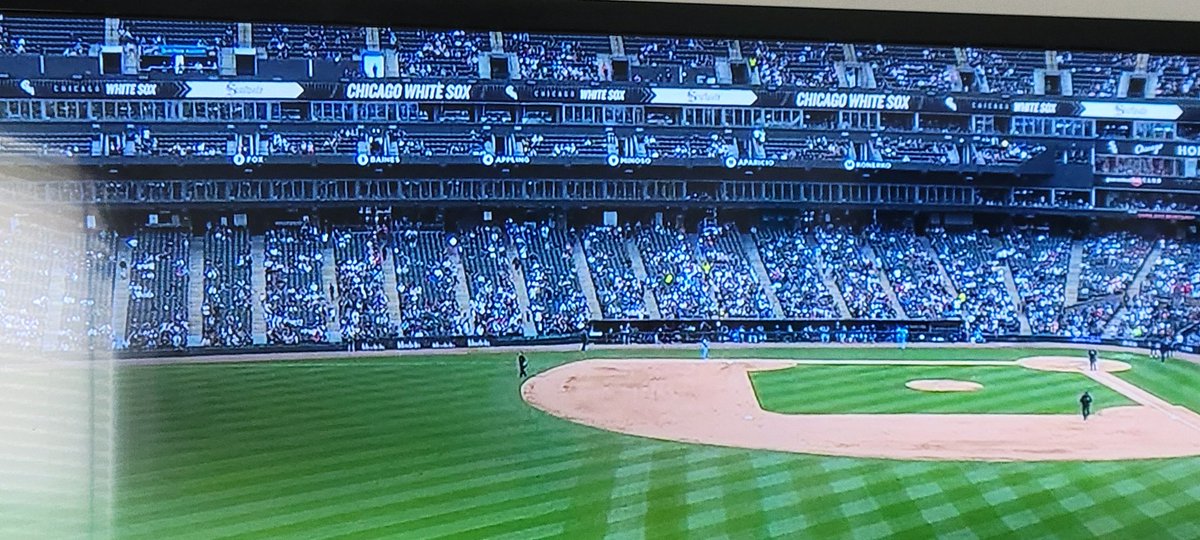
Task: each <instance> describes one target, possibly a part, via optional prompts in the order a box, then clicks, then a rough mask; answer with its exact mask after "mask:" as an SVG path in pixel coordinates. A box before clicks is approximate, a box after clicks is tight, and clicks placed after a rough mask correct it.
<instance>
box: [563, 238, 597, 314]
mask: <svg viewBox="0 0 1200 540" xmlns="http://www.w3.org/2000/svg"><path fill="white" fill-rule="evenodd" d="M571 260H572V261H574V263H575V272H576V273H577V275H578V276H579V287H580V288H581V289H583V297H584V299H586V300H587V306H588V316H589V318H590V319H591V320H593V321H595V320H599V319H603V318H604V311H603V310H602V309H601V308H600V300H599V299H598V298H597V297H596V283H595V282H594V281H592V269H591V268H588V263H587V255H585V254H584V253H583V244H580V243H579V239H578V238H575V239H573V240H572V241H571Z"/></svg>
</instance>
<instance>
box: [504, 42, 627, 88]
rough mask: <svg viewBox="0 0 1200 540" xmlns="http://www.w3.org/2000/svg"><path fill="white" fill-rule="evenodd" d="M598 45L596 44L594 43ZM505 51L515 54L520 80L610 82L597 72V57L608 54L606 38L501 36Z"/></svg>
mask: <svg viewBox="0 0 1200 540" xmlns="http://www.w3.org/2000/svg"><path fill="white" fill-rule="evenodd" d="M597 41H599V43H597ZM504 47H505V50H507V51H509V52H513V53H516V57H517V63H518V64H519V65H520V69H521V77H522V78H525V79H534V80H543V81H599V80H605V79H611V78H612V77H611V74H606V73H604V72H603V71H602V70H601V69H600V63H599V61H598V59H597V56H596V55H597V53H599V52H602V51H609V50H611V49H610V48H609V44H608V38H606V37H605V38H599V37H593V38H591V39H587V38H585V37H584V36H565V35H549V34H529V33H527V32H518V33H508V34H504Z"/></svg>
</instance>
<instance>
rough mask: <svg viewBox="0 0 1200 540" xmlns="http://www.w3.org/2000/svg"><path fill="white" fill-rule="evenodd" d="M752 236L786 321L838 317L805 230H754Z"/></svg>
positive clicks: (831, 294) (815, 253) (835, 306)
mask: <svg viewBox="0 0 1200 540" xmlns="http://www.w3.org/2000/svg"><path fill="white" fill-rule="evenodd" d="M753 234H754V237H755V241H756V243H757V245H758V251H759V253H760V254H761V255H762V259H763V264H764V265H765V266H766V268H767V273H768V276H769V277H770V279H771V286H772V287H773V288H774V289H775V296H776V297H777V298H779V304H780V306H781V307H782V308H783V313H784V315H785V316H786V317H789V318H796V319H837V318H840V317H841V315H840V313H839V312H838V308H837V305H836V302H835V301H834V297H833V293H832V292H831V291H830V290H829V289H828V288H827V287H826V286H825V282H824V280H823V278H822V277H821V275H820V274H819V273H818V270H817V268H818V265H819V264H820V263H819V261H818V252H819V250H818V249H817V248H816V246H815V245H814V241H813V239H812V238H811V237H810V236H809V235H808V234H806V231H805V230H803V229H801V230H780V229H773V228H757V229H755V230H754V231H753Z"/></svg>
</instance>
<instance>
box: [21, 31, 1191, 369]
mask: <svg viewBox="0 0 1200 540" xmlns="http://www.w3.org/2000/svg"><path fill="white" fill-rule="evenodd" d="M0 33H2V35H0V41H2V44H0V73H3V74H4V75H5V76H6V77H5V78H4V79H3V80H0V158H2V159H3V162H4V163H5V165H6V167H5V170H4V172H3V174H4V175H5V177H6V178H7V179H8V181H6V182H4V184H3V189H4V190H5V193H6V194H7V196H8V201H9V202H10V204H9V205H8V208H7V212H6V214H7V215H6V217H8V218H10V219H9V227H8V228H7V229H6V231H5V237H4V243H5V244H4V247H5V249H6V250H8V252H9V253H19V254H20V257H17V258H15V259H13V260H14V261H18V262H20V264H19V265H18V264H10V266H13V267H14V268H13V269H10V270H9V272H7V274H5V275H7V277H8V282H7V286H6V289H5V290H6V293H7V294H6V296H5V299H4V303H3V305H0V311H2V312H3V313H2V314H3V315H4V318H5V320H6V321H7V323H6V324H8V325H9V330H10V332H8V333H7V334H6V335H5V338H6V339H8V340H9V341H12V343H10V345H13V346H16V347H24V348H35V349H52V350H86V349H88V348H105V349H107V348H109V347H112V348H115V349H117V350H119V351H123V354H133V355H137V354H156V355H157V354H180V353H182V354H195V353H205V352H212V351H229V350H238V351H242V350H246V351H249V350H265V349H269V348H281V349H326V348H345V347H357V348H364V347H365V348H375V347H380V348H409V347H435V346H484V345H489V344H497V343H524V342H530V341H540V342H555V341H558V342H562V341H574V340H578V339H580V335H581V333H584V332H590V333H591V334H592V339H596V340H607V341H616V342H627V343H630V342H655V341H676V340H690V339H697V338H698V337H699V336H701V335H706V336H710V337H711V339H714V340H732V341H759V340H782V341H875V340H881V339H892V336H893V335H894V333H895V330H896V329H897V328H899V327H901V326H903V327H905V328H907V329H909V330H910V331H911V335H912V339H914V340H997V339H1037V340H1046V339H1066V340H1082V341H1102V340H1111V341H1119V342H1125V343H1144V342H1146V341H1150V340H1165V341H1169V342H1173V343H1176V344H1177V345H1179V346H1180V347H1185V348H1187V347H1191V346H1192V345H1193V344H1194V343H1200V338H1198V337H1197V336H1198V335H1200V334H1198V333H1197V330H1198V329H1197V323H1198V322H1200V297H1198V295H1200V291H1193V285H1194V283H1195V282H1196V281H1197V280H1198V279H1200V275H1198V274H1197V264H1200V243H1197V241H1196V238H1195V233H1196V231H1195V227H1194V224H1193V222H1194V220H1195V219H1196V217H1197V215H1200V196H1198V194H1197V192H1196V191H1195V188H1196V186H1197V182H1198V181H1200V180H1198V179H1200V173H1198V172H1197V161H1198V160H1200V100H1198V99H1197V98H1198V97H1200V84H1198V81H1197V78H1198V77H1200V57H1190V56H1180V55H1159V54H1147V53H1138V52H1136V51H1134V52H1128V53H1096V52H1085V51H1042V50H1012V49H998V48H978V47H967V46H963V47H942V46H919V45H892V44H877V43H804V42H780V41H758V40H745V39H742V40H733V39H724V40H717V39H702V38H698V37H694V38H686V37H685V38H664V37H645V36H625V35H565V34H533V33H512V32H475V31H453V30H451V31H428V30H420V31H418V30H404V29H398V28H348V27H335V26H321V25H296V24H290V25H283V24H262V23H253V24H251V23H218V22H178V21H155V20H122V19H116V18H108V19H100V18H96V19H86V18H70V19H67V18H45V17H35V16H27V15H7V16H5V17H4V18H3V20H2V21H0ZM14 201H19V202H20V204H13V202H14ZM64 205H65V206H70V207H78V208H82V209H83V214H84V216H85V217H84V219H82V220H80V221H82V222H81V223H75V224H73V225H72V226H71V227H70V228H69V229H70V230H67V231H65V233H66V234H65V235H64V236H63V238H66V240H64V241H63V242H59V243H54V244H53V245H44V244H45V243H44V242H42V243H41V244H39V240H41V239H44V238H45V235H46V234H47V230H45V227H44V226H43V225H41V224H39V223H40V222H39V220H38V219H33V218H31V217H30V216H36V215H38V214H39V213H42V212H50V211H53V209H55V208H61V207H63V206H64ZM54 232H56V233H63V232H64V231H61V230H59V231H54ZM18 266H19V267H21V268H22V269H21V270H20V271H18V270H16V269H15V268H16V267H18Z"/></svg>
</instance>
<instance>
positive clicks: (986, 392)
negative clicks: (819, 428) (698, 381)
mask: <svg viewBox="0 0 1200 540" xmlns="http://www.w3.org/2000/svg"><path fill="white" fill-rule="evenodd" d="M917 379H953V380H961V381H970V382H974V383H979V384H981V385H983V388H981V389H979V390H976V391H974V392H919V391H916V390H911V389H909V388H907V387H905V386H904V384H905V383H906V382H908V381H912V380H917ZM750 380H751V382H752V383H753V385H754V391H755V393H756V394H757V395H758V401H759V404H760V405H761V406H762V408H763V409H766V410H768V411H774V412H781V413H789V414H834V413H876V414H879V413H935V414H946V413H985V414H987V413H993V414H994V413H1013V414H1075V413H1078V412H1079V401H1078V400H1079V395H1080V394H1082V393H1083V392H1084V390H1087V391H1089V392H1091V394H1092V397H1093V399H1094V400H1095V401H1094V402H1093V405H1092V407H1093V409H1094V410H1097V411H1099V410H1101V409H1104V408H1107V407H1118V406H1122V405H1134V403H1133V402H1132V401H1130V400H1129V399H1127V398H1125V396H1122V395H1121V394H1118V393H1117V392H1114V391H1113V390H1111V389H1109V388H1108V387H1106V386H1104V385H1101V384H1098V383H1096V382H1095V381H1092V380H1091V379H1089V378H1087V377H1086V376H1084V375H1082V374H1078V373H1052V372H1045V371H1034V370H1031V369H1025V368H1022V367H1019V366H1009V367H1001V366H966V367H940V366H939V367H911V366H888V365H880V366H816V365H808V366H797V367H793V368H788V369H782V370H776V371H759V372H753V373H751V374H750Z"/></svg>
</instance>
